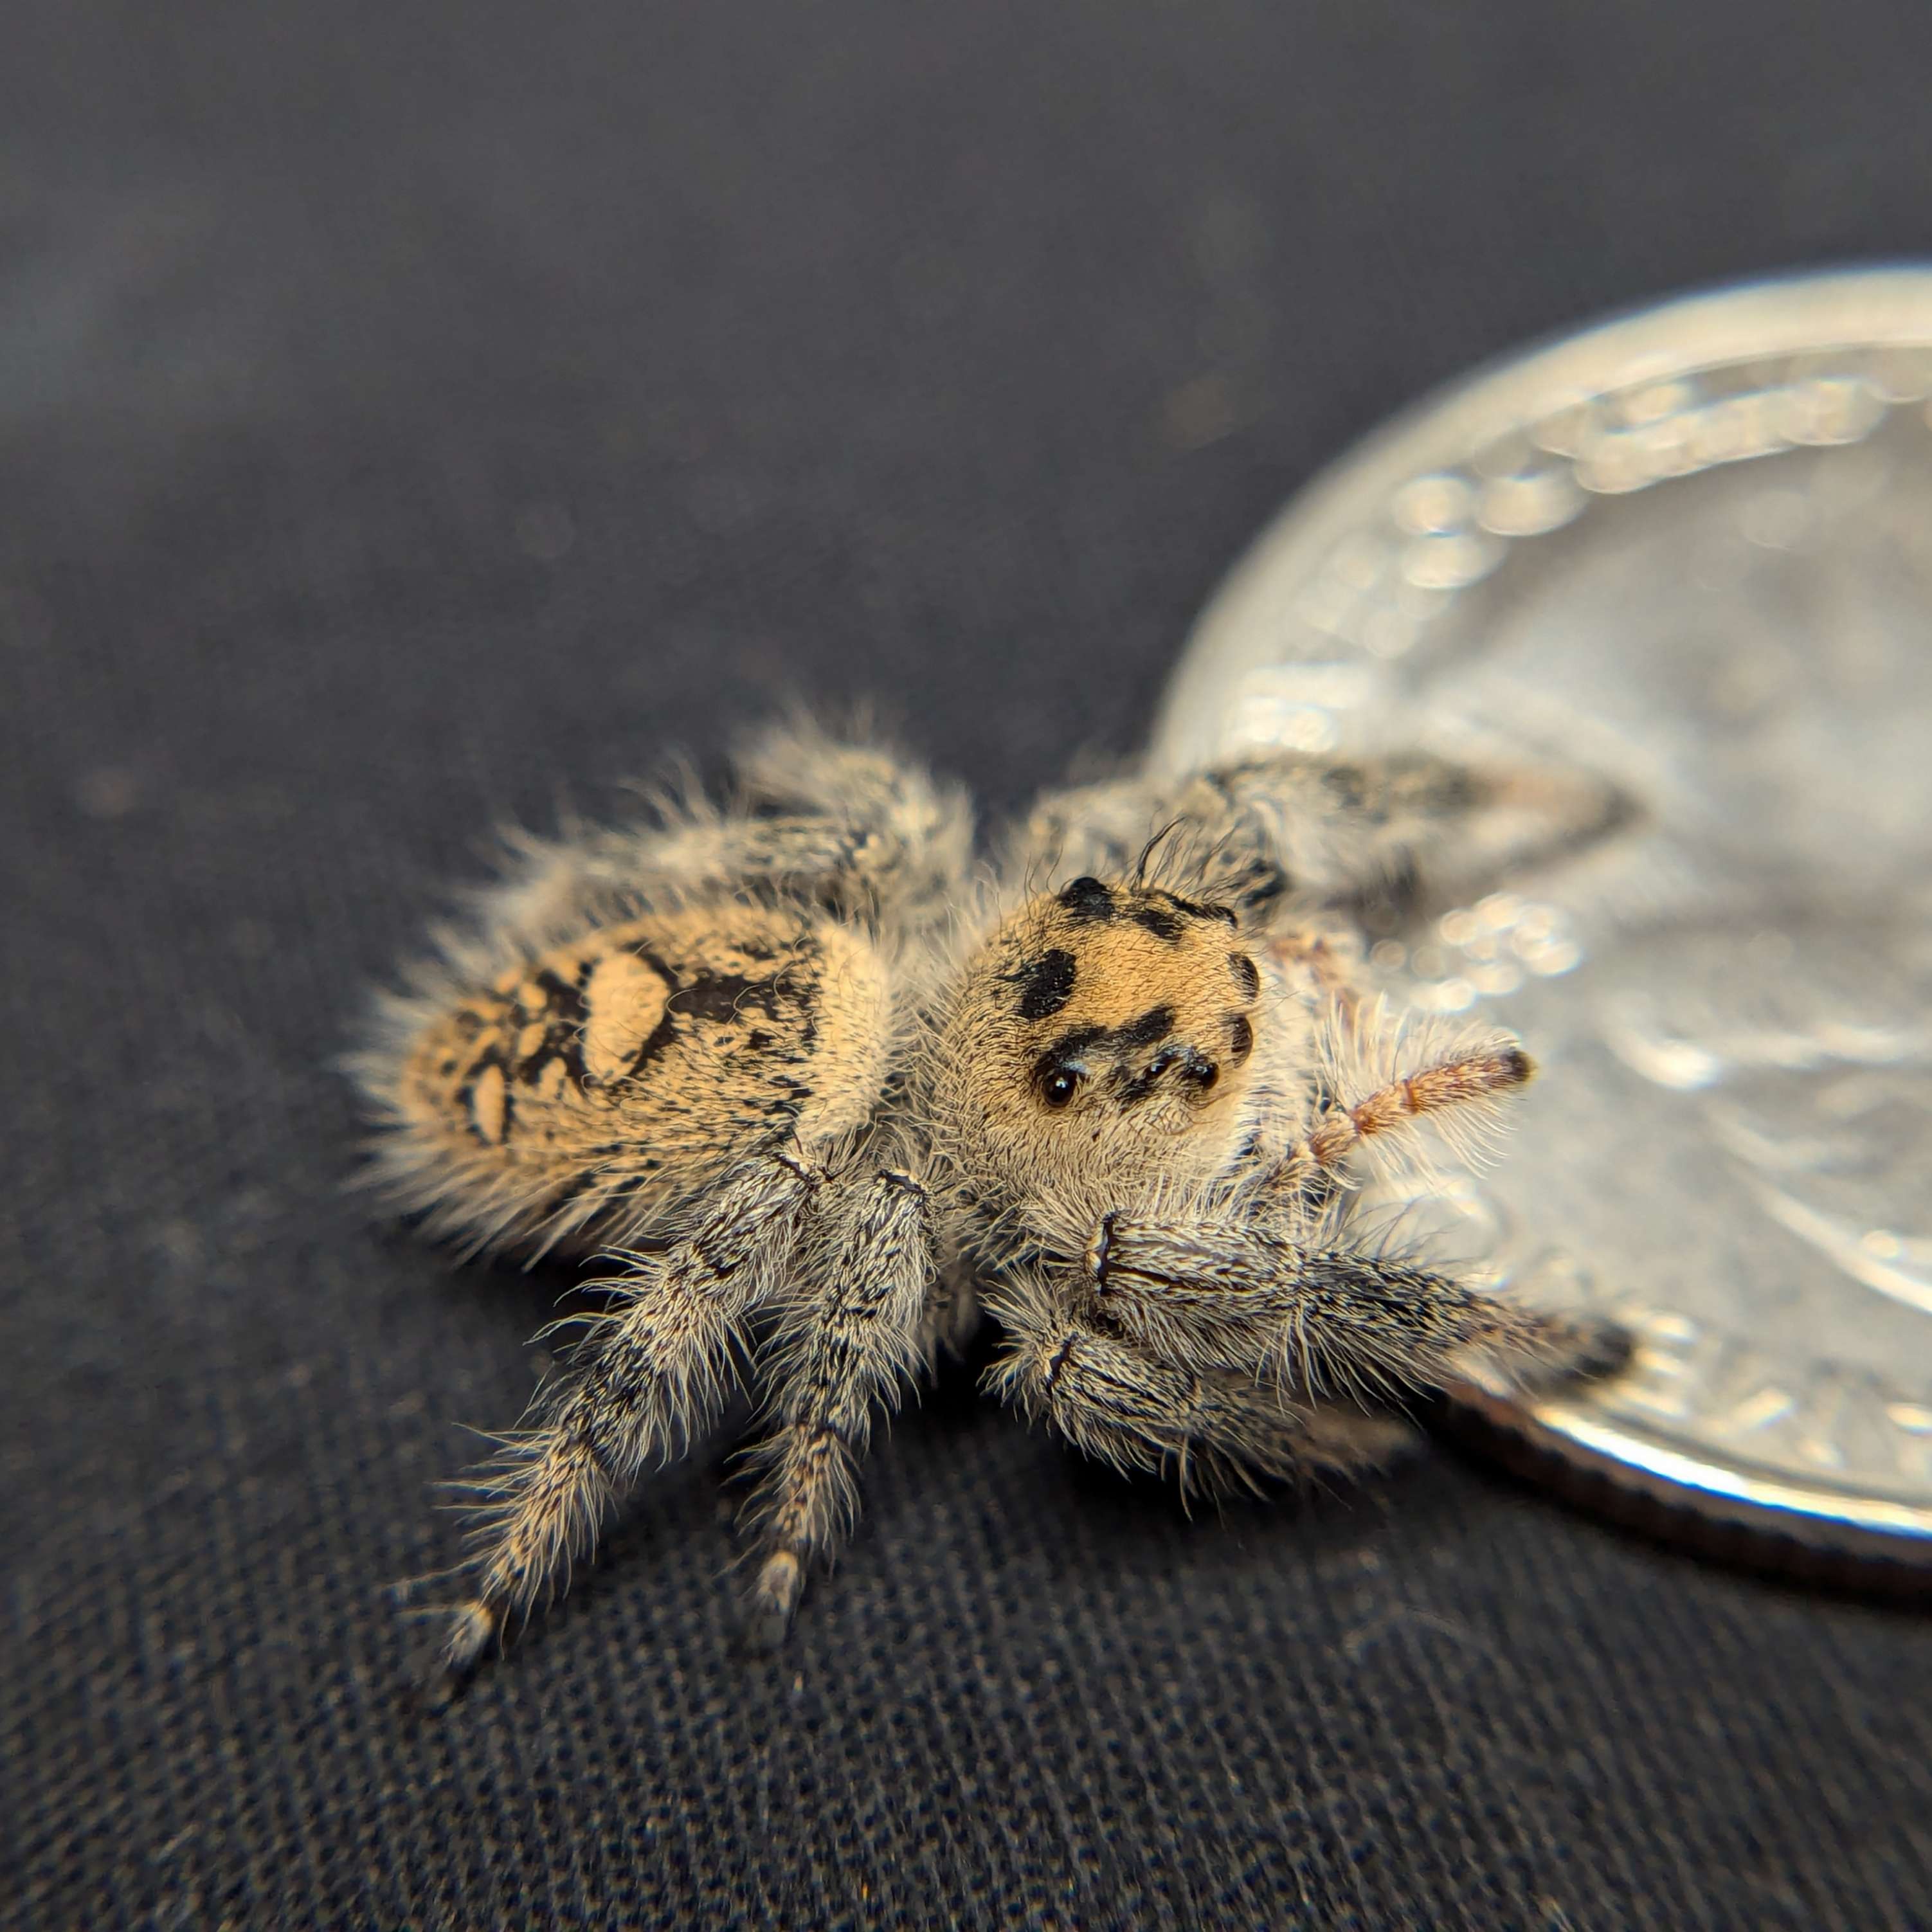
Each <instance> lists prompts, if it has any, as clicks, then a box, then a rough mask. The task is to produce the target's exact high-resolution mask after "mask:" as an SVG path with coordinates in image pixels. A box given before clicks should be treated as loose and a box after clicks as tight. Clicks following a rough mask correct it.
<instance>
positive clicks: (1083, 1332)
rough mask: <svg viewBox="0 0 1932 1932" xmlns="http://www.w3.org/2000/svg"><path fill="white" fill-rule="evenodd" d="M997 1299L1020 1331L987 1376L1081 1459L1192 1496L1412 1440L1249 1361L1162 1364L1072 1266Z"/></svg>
mask: <svg viewBox="0 0 1932 1932" xmlns="http://www.w3.org/2000/svg"><path fill="white" fill-rule="evenodd" d="M987 1305H988V1307H989V1309H990V1310H991V1311H992V1313H994V1314H995V1315H996V1316H998V1318H999V1319H1000V1321H1001V1323H1002V1324H1003V1325H1004V1327H1005V1328H1006V1330H1007V1334H1008V1337H1009V1338H1010V1345H1009V1347H1008V1349H1007V1352H1006V1353H1005V1355H1004V1356H1003V1357H1002V1358H1001V1360H1000V1361H998V1362H997V1363H995V1365H994V1367H993V1368H992V1370H991V1371H990V1373H989V1375H988V1377H987V1385H988V1386H989V1388H991V1389H992V1391H993V1393H994V1394H996V1395H997V1396H998V1397H999V1398H1000V1399H1001V1400H1002V1401H1004V1402H1009V1403H1013V1404H1014V1405H1016V1406H1017V1407H1019V1409H1021V1410H1022V1412H1023V1413H1025V1415H1028V1417H1029V1418H1033V1419H1034V1420H1037V1421H1045V1422H1046V1423H1048V1424H1050V1425H1051V1426H1052V1427H1054V1428H1055V1429H1057V1430H1058V1431H1059V1432H1060V1433H1061V1435H1063V1436H1065V1437H1066V1438H1067V1440H1068V1441H1069V1442H1071V1443H1072V1444H1073V1445H1074V1447H1075V1448H1077V1449H1079V1450H1080V1451H1082V1453H1083V1454H1087V1455H1089V1456H1091V1457H1094V1458H1095V1459H1096V1460H1099V1461H1100V1462H1104V1463H1111V1464H1112V1465H1113V1466H1114V1467H1115V1468H1116V1469H1119V1470H1121V1471H1122V1472H1127V1471H1129V1470H1134V1469H1144V1470H1147V1471H1149V1472H1154V1473H1159V1474H1170V1473H1171V1474H1172V1475H1175V1476H1176V1477H1178V1479H1179V1481H1180V1482H1181V1487H1182V1488H1183V1490H1184V1491H1186V1492H1187V1493H1190V1494H1194V1495H1209V1496H1212V1495H1216V1494H1219V1493H1223V1492H1225V1491H1226V1490H1230V1489H1233V1488H1236V1487H1250V1488H1252V1487H1253V1486H1254V1484H1255V1483H1256V1481H1257V1479H1259V1478H1274V1479H1277V1480H1281V1479H1292V1478H1305V1477H1307V1476H1310V1475H1317V1474H1320V1473H1322V1472H1333V1473H1337V1474H1340V1473H1344V1472H1349V1471H1352V1470H1359V1469H1367V1468H1370V1467H1373V1466H1376V1465H1377V1464H1379V1463H1385V1462H1387V1461H1388V1460H1390V1458H1391V1457H1393V1456H1394V1455H1395V1454H1397V1453H1398V1452H1399V1451H1400V1450H1401V1449H1403V1448H1405V1447H1406V1445H1408V1443H1409V1442H1410V1441H1411V1439H1412V1432H1411V1430H1409V1427H1407V1425H1406V1424H1404V1423H1403V1422H1401V1421H1398V1420H1397V1419H1396V1418H1393V1417H1389V1416H1383V1415H1371V1414H1369V1413H1367V1412H1364V1411H1361V1410H1359V1409H1354V1408H1349V1407H1343V1406H1339V1405H1331V1404H1328V1403H1322V1404H1314V1405H1310V1404H1306V1403H1299V1402H1295V1401H1292V1400H1289V1398H1288V1397H1286V1396H1285V1395H1284V1394H1283V1392H1282V1390H1281V1388H1280V1383H1279V1381H1278V1380H1271V1379H1260V1378H1258V1377H1256V1376H1255V1375H1254V1374H1253V1373H1252V1372H1251V1371H1250V1370H1247V1369H1246V1368H1243V1369H1240V1370H1234V1369H1229V1368H1224V1367H1218V1366H1195V1365H1191V1364H1187V1363H1184V1362H1180V1361H1172V1360H1164V1359H1163V1358H1161V1357H1160V1355H1158V1354H1157V1352H1155V1351H1154V1349H1152V1348H1150V1347H1148V1346H1146V1345H1145V1343H1143V1342H1142V1341H1141V1340H1137V1339H1136V1338H1135V1337H1133V1336H1131V1335H1130V1334H1126V1333H1124V1332H1123V1331H1122V1330H1121V1328H1118V1327H1117V1326H1115V1325H1114V1324H1113V1322H1112V1321H1111V1319H1109V1316H1108V1314H1107V1313H1106V1311H1105V1310H1103V1309H1100V1308H1097V1307H1096V1306H1095V1305H1094V1302H1093V1301H1092V1298H1091V1297H1090V1296H1088V1295H1086V1294H1085V1293H1084V1292H1083V1291H1082V1286H1081V1284H1080V1283H1079V1280H1078V1279H1077V1278H1076V1277H1072V1276H1070V1275H1069V1274H1066V1273H1064V1272H1058V1273H1046V1272H1042V1271H1019V1272H1016V1273H1015V1274H1013V1275H1012V1276H1010V1277H1007V1279H1006V1280H1004V1281H1003V1282H1002V1283H1001V1286H1000V1287H999V1289H998V1290H997V1291H996V1292H995V1293H994V1294H992V1295H991V1296H989V1300H988V1304H987Z"/></svg>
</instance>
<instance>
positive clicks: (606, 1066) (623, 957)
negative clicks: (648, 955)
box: [583, 953, 673, 1087]
mask: <svg viewBox="0 0 1932 1932" xmlns="http://www.w3.org/2000/svg"><path fill="white" fill-rule="evenodd" d="M672 991H673V989H672V987H671V986H669V985H668V984H667V983H666V982H665V980H664V977H663V975H662V974H660V973H658V971H656V970H655V968H652V967H651V966H649V965H646V963H645V962H643V960H642V959H639V958H638V957H637V955H636V954H635V953H611V954H610V955H609V956H607V957H606V958H604V959H600V960H599V961H598V962H597V965H596V966H595V969H594V970H593V971H592V973H591V975H590V977H589V980H586V982H585V983H584V986H583V1004H584V1009H585V1010H584V1016H583V1077H584V1079H586V1081H588V1082H590V1084H591V1085H593V1086H598V1087H603V1086H607V1085H609V1083H610V1082H612V1081H613V1080H616V1079H621V1078H622V1076H624V1075H625V1074H626V1073H629V1072H630V1070H631V1064H632V1062H634V1061H635V1060H636V1058H637V1055H639V1054H640V1053H641V1052H643V1049H644V1044H645V1043H646V1041H647V1040H649V1038H650V1037H651V1035H652V1034H654V1033H655V1032H656V1031H657V1029H658V1022H659V1021H661V1019H663V1018H664V1005H665V1003H666V1001H668V1000H669V998H670V995H671V993H672Z"/></svg>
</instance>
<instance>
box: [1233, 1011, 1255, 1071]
mask: <svg viewBox="0 0 1932 1932" xmlns="http://www.w3.org/2000/svg"><path fill="white" fill-rule="evenodd" d="M1254 1050H1255V1030H1254V1028H1253V1027H1251V1026H1250V1025H1249V1024H1248V1022H1247V1020H1246V1019H1244V1017H1243V1016H1241V1014H1239V1013H1237V1014H1236V1015H1235V1017H1234V1018H1233V1019H1231V1020H1230V1021H1229V1022H1228V1058H1229V1059H1230V1060H1232V1061H1233V1062H1234V1063H1235V1065H1236V1066H1237V1067H1238V1066H1240V1065H1241V1062H1242V1061H1244V1060H1245V1059H1247V1057H1248V1055H1250V1054H1251V1053H1252V1052H1254Z"/></svg>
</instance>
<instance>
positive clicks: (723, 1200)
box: [440, 1155, 820, 1684]
mask: <svg viewBox="0 0 1932 1932" xmlns="http://www.w3.org/2000/svg"><path fill="white" fill-rule="evenodd" d="M819 1185H820V1182H819V1178H818V1177H817V1175H814V1174H813V1173H811V1172H809V1171H808V1170H807V1169H805V1168H803V1167H802V1166H799V1165H798V1163H796V1162H795V1161H793V1160H790V1159H789V1158H787V1157H784V1156H778V1155H768V1156H765V1157H760V1158H757V1159H755V1160H750V1161H748V1162H746V1163H744V1164H743V1165H742V1166H740V1167H739V1169H737V1170H736V1172H735V1173H733V1174H732V1175H729V1176H727V1178H726V1179H725V1180H724V1181H723V1182H722V1183H721V1184H720V1185H719V1186H718V1188H717V1189H716V1190H715V1192H714V1193H712V1194H711V1195H710V1196H708V1197H707V1199H706V1203H705V1205H704V1206H703V1209H702V1210H701V1211H700V1213H699V1214H698V1215H697V1217H696V1218H695V1220H694V1221H693V1222H692V1223H691V1224H690V1225H689V1226H688V1229H687V1232H685V1235H683V1238H682V1239H680V1240H679V1241H676V1242H675V1243H674V1244H673V1245H672V1246H670V1247H668V1248H667V1249H666V1250H664V1252H662V1253H652V1254H625V1255H624V1256H622V1260H623V1262H624V1264H625V1269H624V1272H623V1273H622V1274H621V1275H619V1276H617V1277H614V1278H613V1280H610V1281H608V1282H607V1283H604V1284H603V1286H605V1287H606V1288H607V1289H610V1290H611V1291H612V1293H613V1306H612V1307H610V1308H609V1309H608V1310H606V1311H605V1312H604V1313H602V1314H601V1315H599V1316H597V1317H595V1319H594V1321H593V1322H592V1327H591V1330H590V1333H589V1335H588V1337H586V1339H585V1340H584V1341H583V1343H580V1345H579V1346H578V1347H577V1349H576V1351H575V1352H574V1355H572V1357H571V1362H570V1365H569V1368H568V1373H566V1374H565V1375H564V1376H561V1377H559V1378H558V1379H556V1381H555V1382H553V1383H552V1384H550V1385H549V1386H548V1387H547V1388H545V1389H544V1390H543V1391H540V1392H539V1394H538V1397H537V1400H536V1402H535V1404H534V1406H533V1407H532V1413H531V1415H530V1418H529V1420H528V1421H527V1423H526V1426H525V1427H523V1429H522V1430H519V1431H518V1432H517V1433H516V1434H515V1435H514V1436H512V1437H511V1438H510V1439H508V1442H507V1444H506V1446H505V1449H504V1451H503V1453H502V1455H501V1456H500V1457H498V1458H497V1459H496V1461H495V1462H494V1463H492V1464H490V1465H489V1466H487V1467H486V1468H485V1469H484V1470H483V1471H482V1472H481V1474H480V1475H479V1477H478V1479H477V1481H476V1483H475V1487H476V1488H478V1489H479V1490H481V1492H482V1495H483V1502H482V1505H481V1509H480V1511H479V1520H478V1524H477V1527H476V1529H475V1535H474V1538H473V1542H474V1549H473V1553H472V1564H471V1567H472V1569H473V1571H474V1572H475V1577H476V1582H475V1587H474V1593H473V1595H472V1596H471V1598H469V1601H467V1602H465V1603H463V1604H460V1605H459V1606H458V1607H456V1609H455V1613H454V1618H453V1621H452V1625H451V1627H450V1629H449V1634H448V1636H447V1638H446V1641H445V1643H444V1645H443V1650H442V1653H441V1656H440V1670H441V1672H442V1673H443V1678H444V1679H445V1680H446V1682H449V1683H452V1684H453V1683H455V1682H460V1680H461V1679H463V1677H465V1676H467V1675H468V1673H469V1672H470V1671H471V1670H473V1669H474V1668H475V1664H476V1662H477V1661H478V1658H480V1657H481V1655H482V1653H483V1651H484V1648H485V1646H487V1644H488V1643H490V1640H491V1639H492V1638H493V1637H496V1636H497V1635H498V1634H499V1633H500V1632H501V1631H502V1628H503V1625H504V1623H505V1620H506V1619H508V1618H509V1617H511V1616H515V1615H520V1614H521V1613H523V1612H525V1611H526V1610H528V1609H529V1607H530V1606H531V1605H532V1604H533V1603H534V1602H535V1601H537V1600H538V1598H541V1597H543V1596H544V1595H547V1593H548V1592H551V1591H553V1589H555V1588H556V1586H557V1584H558V1583H559V1579H560V1577H562V1576H563V1575H564V1574H565V1573H567V1571H568V1567H569V1564H570V1562H571V1558H572V1557H573V1556H574V1555H576V1554H577V1553H580V1552H581V1551H582V1550H586V1549H587V1548H588V1547H589V1546H590V1545H591V1544H592V1543H593V1542H594V1541H595V1538H596V1535H597V1532H598V1527H599V1526H600V1524H601V1521H602V1519H603V1517H604V1514H605V1513H606V1511H607V1510H608V1508H610V1505H611V1504H612V1503H613V1502H614V1501H615V1500H616V1498H617V1497H618V1496H619V1495H621V1494H622V1492H623V1491H624V1490H625V1489H626V1488H627V1487H628V1486H629V1484H631V1482H632V1481H634V1479H635V1478H636V1477H637V1475H638V1473H639V1472H640V1471H641V1470H642V1469H643V1466H645V1464H646V1463H647V1462H649V1461H650V1460H652V1459H653V1458H663V1459H665V1460H668V1459H669V1458H670V1457H673V1456H674V1455H676V1454H678V1453H679V1451H681V1450H682V1448H684V1447H685V1445H686V1444H687V1443H688V1442H690V1440H691V1438H692V1437H693V1436H694V1435H695V1434H696V1433H697V1432H699V1431H700V1430H702V1429H703V1427H705V1425H706V1424H707V1423H708V1422H709V1421H710V1420H711V1419H712V1418H713V1417H714V1416H715V1414H716V1412H717V1410H718V1407H719V1406H720V1404H721V1402H722V1400H723V1399H724V1395H725V1394H726V1393H727V1390H728V1389H729V1388H730V1385H731V1382H733V1379H734V1377H733V1361H732V1357H733V1349H734V1347H735V1346H737V1345H738V1344H739V1342H740V1340H741V1337H742V1328H743V1325H744V1322H745V1319H746V1318H747V1317H748V1316H749V1315H750V1314H751V1312H752V1310H754V1308H755V1307H757V1305H758V1304H760V1302H762V1301H764V1300H765V1299H766V1298H768V1297H769V1295H770V1294H771V1293H772V1291H773V1289H774V1288H775V1277H776V1275H777V1273H778V1269H779V1268H780V1267H781V1265H782V1264H783V1262H784V1258H785V1256H786V1255H787V1253H788V1252H789V1250H790V1248H791V1247H792V1244H793V1237H794V1235H795V1232H796V1228H797V1226H798V1223H799V1219H800V1217H801V1216H802V1212H803V1211H804V1209H805V1207H806V1205H807V1204H808V1202H810V1201H811V1198H812V1196H813V1195H814V1193H815V1191H816V1190H817V1187H819Z"/></svg>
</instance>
